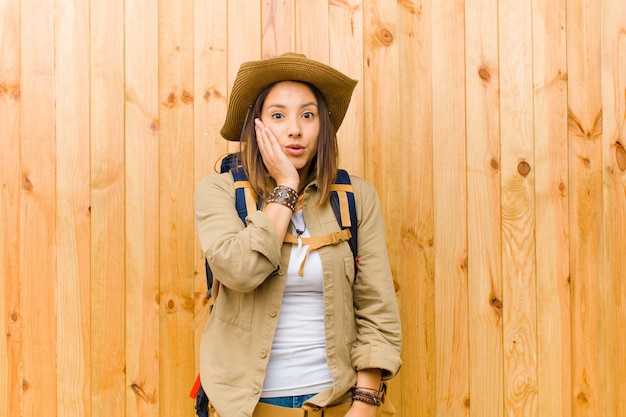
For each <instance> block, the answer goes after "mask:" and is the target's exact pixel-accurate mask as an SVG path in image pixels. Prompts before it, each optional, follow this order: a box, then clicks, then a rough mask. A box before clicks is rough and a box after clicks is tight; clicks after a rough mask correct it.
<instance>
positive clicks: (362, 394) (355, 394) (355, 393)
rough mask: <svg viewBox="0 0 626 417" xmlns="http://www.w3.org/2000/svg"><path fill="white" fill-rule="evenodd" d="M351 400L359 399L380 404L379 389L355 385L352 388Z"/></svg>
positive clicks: (371, 403)
mask: <svg viewBox="0 0 626 417" xmlns="http://www.w3.org/2000/svg"><path fill="white" fill-rule="evenodd" d="M366 390H369V391H366ZM370 391H371V392H370ZM352 401H361V402H364V403H367V404H370V405H375V406H376V407H378V406H380V401H381V396H380V391H378V390H375V389H372V388H360V387H356V386H355V387H353V388H352Z"/></svg>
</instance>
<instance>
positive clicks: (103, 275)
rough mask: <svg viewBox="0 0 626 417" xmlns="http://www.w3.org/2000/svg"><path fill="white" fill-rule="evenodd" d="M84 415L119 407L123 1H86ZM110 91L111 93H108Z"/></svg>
mask: <svg viewBox="0 0 626 417" xmlns="http://www.w3.org/2000/svg"><path fill="white" fill-rule="evenodd" d="M90 22H91V24H90V33H91V53H90V56H91V96H92V97H91V101H92V103H98V105H97V106H92V107H91V132H90V133H91V233H92V238H91V252H92V254H91V259H92V267H91V279H92V291H91V297H92V298H91V300H92V306H91V314H92V320H93V322H92V333H91V336H92V339H91V341H92V362H91V363H92V373H91V374H92V407H91V415H92V416H94V417H95V416H111V415H120V416H123V415H124V414H125V410H126V407H125V396H126V392H125V390H126V369H127V366H126V361H127V358H126V354H125V352H126V346H125V334H124V330H123V329H124V327H125V326H124V323H125V314H124V313H125V311H124V304H125V303H124V300H125V290H126V287H125V274H124V270H125V261H124V253H125V251H124V247H125V242H124V217H125V216H124V213H125V207H124V205H125V201H124V96H123V94H121V92H123V91H124V2H123V1H122V0H115V1H107V2H92V3H91V8H90ZM112 92H114V93H113V94H111V93H112Z"/></svg>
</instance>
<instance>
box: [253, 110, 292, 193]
mask: <svg viewBox="0 0 626 417" xmlns="http://www.w3.org/2000/svg"><path fill="white" fill-rule="evenodd" d="M254 125H255V127H254V129H255V131H256V140H257V144H258V146H259V152H261V157H262V158H263V163H264V164H265V167H266V168H267V171H268V172H269V174H270V175H271V176H272V178H274V180H275V181H276V184H277V185H284V186H287V187H290V188H292V189H294V190H296V191H298V187H299V185H300V175H299V174H298V171H297V170H296V167H294V166H293V164H292V163H291V161H290V160H289V158H287V155H286V154H285V152H283V149H282V147H281V146H280V143H278V139H276V137H275V136H274V134H273V133H272V131H271V130H270V129H269V128H268V127H266V126H265V125H264V124H263V122H262V121H261V119H258V118H257V119H255V120H254Z"/></svg>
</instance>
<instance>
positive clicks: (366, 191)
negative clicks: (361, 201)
mask: <svg viewBox="0 0 626 417" xmlns="http://www.w3.org/2000/svg"><path fill="white" fill-rule="evenodd" d="M350 183H351V184H352V188H353V189H354V193H355V195H357V196H359V195H363V196H375V195H376V194H377V193H376V188H374V186H373V185H372V183H370V182H369V181H368V180H366V179H365V178H363V177H359V176H358V175H353V174H350Z"/></svg>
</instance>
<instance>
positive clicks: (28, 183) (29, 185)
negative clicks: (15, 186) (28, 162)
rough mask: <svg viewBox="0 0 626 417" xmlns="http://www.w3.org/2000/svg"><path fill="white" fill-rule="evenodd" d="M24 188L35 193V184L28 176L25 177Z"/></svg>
mask: <svg viewBox="0 0 626 417" xmlns="http://www.w3.org/2000/svg"><path fill="white" fill-rule="evenodd" d="M22 188H23V189H24V190H26V191H29V192H30V191H33V183H32V182H31V181H30V179H29V178H28V176H26V175H24V178H23V179H22Z"/></svg>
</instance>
